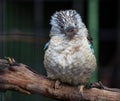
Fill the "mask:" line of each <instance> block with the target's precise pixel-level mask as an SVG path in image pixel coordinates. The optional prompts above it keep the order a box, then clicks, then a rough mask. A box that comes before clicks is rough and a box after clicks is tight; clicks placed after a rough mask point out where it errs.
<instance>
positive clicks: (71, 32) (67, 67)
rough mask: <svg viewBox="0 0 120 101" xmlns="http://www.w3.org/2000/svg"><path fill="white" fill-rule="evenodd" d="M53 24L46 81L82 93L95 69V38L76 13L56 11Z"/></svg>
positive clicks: (46, 64)
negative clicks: (70, 87)
mask: <svg viewBox="0 0 120 101" xmlns="http://www.w3.org/2000/svg"><path fill="white" fill-rule="evenodd" d="M50 24H51V29H50V34H49V36H50V40H49V42H48V43H47V44H46V46H45V48H46V47H47V48H46V50H45V55H44V67H45V69H46V72H47V77H48V78H50V79H52V80H56V82H57V81H60V82H62V83H67V84H70V85H73V86H78V87H80V92H82V91H83V88H84V87H85V85H86V84H87V83H88V81H89V79H90V77H91V75H92V73H93V72H94V71H95V68H96V58H95V55H94V49H93V43H92V38H91V36H90V34H88V30H87V28H86V26H85V24H84V23H83V21H82V18H81V16H80V15H79V14H78V13H77V11H76V10H72V9H70V10H60V11H56V12H55V13H54V14H53V15H52V16H51V20H50ZM58 84H59V83H58Z"/></svg>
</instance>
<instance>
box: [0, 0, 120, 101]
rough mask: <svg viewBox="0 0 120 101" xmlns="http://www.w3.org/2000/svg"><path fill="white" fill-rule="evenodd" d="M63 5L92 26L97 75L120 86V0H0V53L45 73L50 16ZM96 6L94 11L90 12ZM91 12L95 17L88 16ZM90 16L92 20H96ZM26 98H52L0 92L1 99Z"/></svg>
mask: <svg viewBox="0 0 120 101" xmlns="http://www.w3.org/2000/svg"><path fill="white" fill-rule="evenodd" d="M89 4H95V5H96V6H95V7H94V6H93V7H91V6H89ZM65 9H75V10H77V12H78V13H80V15H81V17H82V20H83V22H84V23H85V25H86V26H87V28H88V30H89V29H90V26H94V28H95V29H96V32H94V33H96V35H94V34H92V30H89V32H90V34H91V35H92V36H93V40H96V39H97V41H95V42H94V43H96V42H97V43H98V44H97V45H95V50H97V52H95V55H96V57H97V61H98V76H96V77H98V78H97V79H98V80H100V81H102V82H103V84H105V85H106V86H109V87H117V88H120V64H119V63H120V57H119V56H120V1H119V0H114V1H113V0H99V1H98V0H0V57H2V58H3V57H5V56H9V57H13V58H15V59H16V61H18V62H22V63H24V64H26V65H29V66H31V67H33V69H34V70H35V71H37V72H38V73H40V74H44V75H46V73H45V69H44V67H43V57H44V49H43V47H44V45H45V43H46V42H47V41H48V40H49V31H50V24H49V23H50V18H51V15H52V14H53V13H54V12H55V11H59V10H65ZM89 9H92V10H90V11H89ZM95 9H96V10H97V12H93V11H94V10H95ZM92 13H93V14H94V15H96V19H94V18H93V17H91V18H90V17H89V16H90V14H92ZM89 20H90V21H95V24H94V23H90V21H89ZM96 36H97V37H96ZM27 100H29V101H42V100H46V101H48V100H51V99H48V98H45V97H42V96H38V95H32V96H29V95H24V94H19V93H16V92H10V91H8V92H6V93H0V101H27Z"/></svg>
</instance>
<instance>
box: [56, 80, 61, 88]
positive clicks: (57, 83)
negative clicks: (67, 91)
mask: <svg viewBox="0 0 120 101" xmlns="http://www.w3.org/2000/svg"><path fill="white" fill-rule="evenodd" d="M60 84H61V82H60V81H59V80H56V81H55V86H54V88H55V89H58V88H60Z"/></svg>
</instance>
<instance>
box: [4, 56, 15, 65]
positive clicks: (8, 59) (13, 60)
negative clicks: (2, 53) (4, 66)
mask: <svg viewBox="0 0 120 101" xmlns="http://www.w3.org/2000/svg"><path fill="white" fill-rule="evenodd" d="M5 59H6V60H7V61H8V63H9V64H10V66H15V65H17V63H16V61H15V59H14V58H10V57H5Z"/></svg>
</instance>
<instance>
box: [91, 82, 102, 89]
mask: <svg viewBox="0 0 120 101" xmlns="http://www.w3.org/2000/svg"><path fill="white" fill-rule="evenodd" d="M91 88H99V89H104V85H103V84H102V82H101V81H99V82H95V83H92V84H91Z"/></svg>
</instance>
